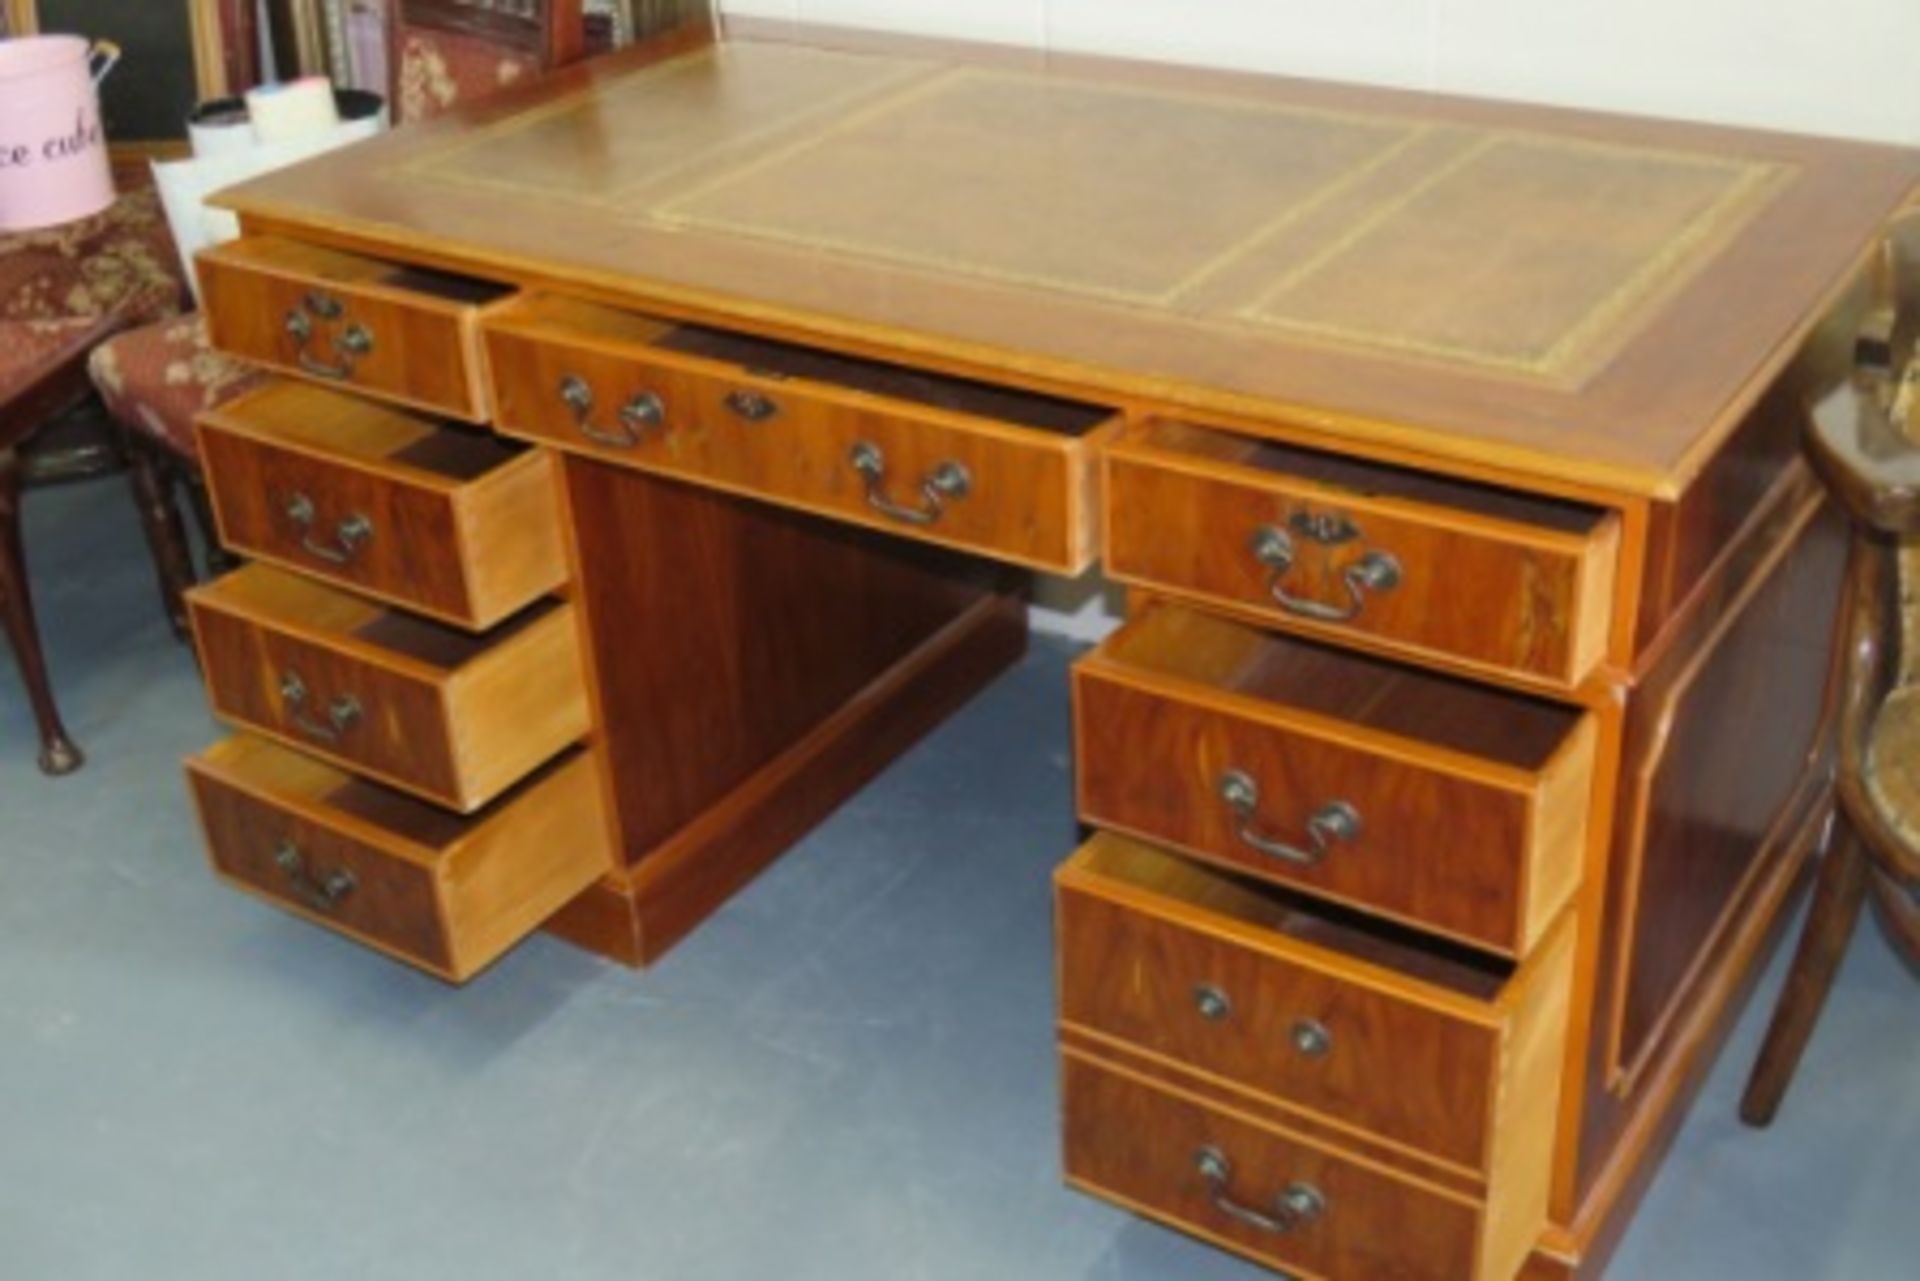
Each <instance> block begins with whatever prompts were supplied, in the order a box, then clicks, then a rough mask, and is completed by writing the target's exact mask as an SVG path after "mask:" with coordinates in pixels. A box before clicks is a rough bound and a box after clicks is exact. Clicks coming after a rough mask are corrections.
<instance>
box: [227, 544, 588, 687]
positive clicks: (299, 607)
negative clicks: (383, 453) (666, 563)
mask: <svg viewBox="0 0 1920 1281" xmlns="http://www.w3.org/2000/svg"><path fill="white" fill-rule="evenodd" d="M196 596H197V599H198V600H200V601H201V602H203V603H204V604H206V605H208V606H210V607H211V608H214V609H218V610H221V611H223V612H226V613H230V614H237V615H240V616H241V617H244V618H247V619H249V620H250V621H253V622H256V623H260V624H263V625H264V626H266V627H269V628H272V629H274V630H277V631H285V632H292V633H296V634H300V635H314V634H316V633H318V634H322V635H326V636H336V637H345V638H350V639H352V640H355V641H358V642H360V644H361V645H363V646H365V647H367V648H370V649H374V650H377V651H379V652H380V654H381V655H382V656H384V657H388V658H390V659H392V660H396V661H397V662H398V663H400V664H404V665H408V666H414V667H426V668H431V669H433V670H434V672H435V673H436V674H451V673H453V672H454V671H457V670H458V669H460V668H462V667H464V666H466V665H467V664H469V663H472V662H474V661H475V660H477V659H479V658H480V657H481V656H483V655H485V654H486V653H488V652H489V651H491V650H494V649H496V648H498V647H499V646H500V644H501V643H502V642H503V641H505V640H508V639H510V638H511V637H513V636H514V635H516V634H518V633H519V632H521V631H524V630H525V629H526V628H528V627H530V626H532V625H533V623H534V622H535V621H537V620H538V619H540V618H542V617H544V616H545V615H546V614H548V613H550V612H552V611H553V610H555V609H558V608H560V606H559V604H558V602H556V601H552V600H543V601H539V602H537V603H535V604H534V605H532V606H530V607H529V608H527V609H526V610H524V611H522V612H521V613H520V614H517V615H515V616H514V617H513V618H511V619H509V620H508V621H506V622H504V623H502V624H500V625H499V626H498V627H495V628H494V629H492V630H491V631H488V632H483V633H475V632H470V631H464V630H462V629H460V628H456V627H449V626H446V625H445V624H442V623H436V622H434V621H433V620H431V619H428V618H422V617H420V616H419V615H418V614H411V613H407V612H405V611H403V610H397V609H391V608H389V607H387V606H385V605H382V604H379V603H378V602H376V601H371V600H368V599H367V598H365V597H363V596H356V595H354V594H353V593H351V592H343V591H339V590H336V589H335V588H332V587H328V586H326V585H324V584H322V583H319V582H316V581H314V580H313V579H311V578H307V577H305V576H304V575H300V574H290V573H287V572H285V571H283V570H278V569H274V568H272V567H271V566H267V565H249V566H247V567H245V568H244V569H240V570H236V571H235V572H233V573H231V574H228V575H226V576H225V577H224V578H221V579H220V580H219V581H217V582H214V583H210V584H208V585H207V586H205V587H202V588H199V589H198V590H197V593H196Z"/></svg>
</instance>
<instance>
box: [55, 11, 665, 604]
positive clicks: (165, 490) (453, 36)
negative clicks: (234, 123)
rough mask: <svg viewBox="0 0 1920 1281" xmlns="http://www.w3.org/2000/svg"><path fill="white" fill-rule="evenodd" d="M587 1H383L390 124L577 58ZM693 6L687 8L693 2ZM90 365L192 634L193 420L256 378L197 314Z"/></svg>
mask: <svg viewBox="0 0 1920 1281" xmlns="http://www.w3.org/2000/svg"><path fill="white" fill-rule="evenodd" d="M581 6H582V0H545V2H544V3H541V4H539V5H538V7H537V9H536V11H535V12H533V13H531V14H526V13H521V12H519V11H516V10H511V9H508V8H505V7H502V6H498V5H493V4H475V3H472V2H471V0H390V4H389V8H388V9H387V18H388V33H389V34H388V39H389V59H388V63H389V66H390V67H391V68H392V77H393V86H392V95H391V96H392V104H393V111H394V118H395V121H396V122H397V123H403V122H407V121H414V120H421V119H425V118H427V117H430V116H433V115H436V114H438V113H440V112H442V111H445V110H448V109H449V108H451V107H454V106H456V105H458V104H460V103H463V102H471V101H477V100H478V99H480V98H482V97H484V96H486V95H487V94H489V93H492V92H495V91H497V90H498V89H500V88H502V87H504V86H506V85H510V84H514V83H516V82H518V81H521V80H524V79H527V78H529V77H531V76H533V75H536V74H538V73H539V72H541V71H543V70H545V69H547V68H550V67H554V66H557V65H560V64H561V63H564V62H567V61H570V60H572V59H575V58H577V57H579V56H580V55H581V53H582V52H583V51H588V50H589V46H588V42H587V37H586V31H587V24H586V20H585V18H584V16H583V15H582V12H581ZM688 7H689V8H691V7H692V6H691V5H689V6H688ZM89 372H90V373H91V375H92V378H93V381H94V384H95V386H97V387H98V388H99V391H100V394H101V398H102V399H103V400H104V401H105V402H106V406H107V409H108V411H109V412H110V413H111V414H112V415H113V417H114V418H115V419H116V420H117V421H118V422H119V423H120V424H121V427H122V429H123V430H124V432H125V435H126V441H127V455H128V462H129V468H130V476H131V481H132V485H133V492H134V500H135V503H136V505H137V506H138V508H139V511H140V521H141V527H142V528H143V530H144V531H145V533H146V537H147V544H148V548H149V550H150V551H151V552H152V555H153V562H154V571H155V574H156V577H157V578H158V580H159V585H160V595H161V600H162V604H163V606H164V608H165V610H166V613H167V618H168V620H169V621H170V622H171V623H172V625H173V628H174V631H175V633H176V634H177V635H179V636H181V637H182V638H184V637H185V636H186V634H187V617H186V606H185V603H184V600H183V597H184V593H185V591H186V589H187V588H188V587H190V586H191V585H192V584H193V582H194V579H195V577H196V575H195V573H194V569H193V562H192V557H191V554H190V552H189V549H188V542H187V535H186V526H185V522H184V521H183V519H182V514H181V509H180V507H179V505H178V496H179V495H181V494H185V495H186V496H187V498H188V500H189V504H190V510H191V511H192V513H193V515H194V516H195V517H196V518H197V520H198V522H199V524H200V527H201V529H202V531H203V532H204V533H206V534H207V535H208V537H207V538H206V540H205V542H206V545H207V547H208V548H209V551H210V561H211V563H210V565H209V568H210V569H211V570H212V571H214V572H216V573H217V572H219V571H220V570H221V569H222V568H224V564H225V562H224V558H222V557H221V556H220V555H219V552H218V549H217V543H216V540H215V539H214V538H213V537H212V536H211V535H212V526H211V523H210V521H209V520H208V517H207V507H206V500H205V496H204V488H203V486H202V484H201V480H200V461H199V449H198V446H197V443H196V441H195V438H194V428H193V423H194V419H195V418H196V417H198V416H199V414H200V413H201V412H203V411H205V410H208V409H211V408H213V407H214V406H216V405H219V404H221V403H222V402H224V401H227V400H230V399H232V398H233V397H234V396H237V395H239V394H240V393H241V392H242V391H244V390H246V389H247V388H248V387H250V386H253V385H254V384H255V383H256V382H257V381H258V380H259V378H260V375H258V374H257V373H255V372H254V371H252V370H251V369H249V368H248V367H246V366H244V365H241V364H239V363H238V362H236V361H232V360H229V359H227V358H226V357H224V356H222V355H220V354H219V353H217V352H215V351H214V350H213V349H212V348H211V346H209V344H208V342H207V333H206V327H205V325H204V324H203V323H202V322H201V320H200V318H199V317H198V316H197V315H193V316H187V317H184V318H181V319H179V320H175V321H171V322H169V323H165V324H157V325H150V326H147V327H144V328H141V329H136V330H132V331H130V332H128V333H125V334H123V335H120V336H119V337H117V338H115V339H114V340H113V341H111V342H108V343H105V344H102V345H101V346H100V347H98V348H97V349H96V350H95V351H94V353H93V358H92V361H91V365H90V369H89Z"/></svg>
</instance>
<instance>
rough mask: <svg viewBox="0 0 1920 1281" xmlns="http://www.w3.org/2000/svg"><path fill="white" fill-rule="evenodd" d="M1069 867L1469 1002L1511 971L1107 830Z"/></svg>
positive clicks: (1485, 999)
mask: <svg viewBox="0 0 1920 1281" xmlns="http://www.w3.org/2000/svg"><path fill="white" fill-rule="evenodd" d="M1069 867H1070V869H1071V871H1072V872H1073V873H1074V875H1076V876H1080V877H1085V878H1089V879H1092V880H1094V881H1097V882H1101V883H1103V884H1104V885H1106V886H1116V887H1119V888H1121V889H1123V890H1131V891H1135V892H1136V893H1140V894H1146V895H1150V896H1152V897H1153V898H1154V899H1156V900H1158V901H1159V903H1160V904H1161V905H1162V910H1163V911H1171V912H1172V913H1174V914H1177V915H1178V917H1179V918H1180V919H1182V920H1186V921H1193V920H1194V919H1195V918H1196V917H1197V918H1200V920H1202V921H1205V920H1212V921H1216V922H1219V921H1224V922H1228V923H1231V925H1233V926H1235V927H1238V928H1239V929H1240V930H1241V931H1245V930H1255V931H1259V932H1260V933H1261V934H1264V935H1270V936H1273V937H1274V938H1275V939H1290V940H1294V941H1296V942H1299V943H1302V944H1306V945H1308V946H1309V947H1312V948H1316V949H1319V950H1321V951H1324V952H1332V953H1335V954H1337V955H1338V956H1339V957H1341V958H1343V959H1344V960H1347V961H1351V962H1357V963H1359V964H1362V965H1367V966H1371V967H1374V968H1376V969H1380V970H1388V971H1393V972H1395V973H1397V974H1400V975H1403V976H1405V977H1408V978H1412V979H1415V980H1417V981H1419V982H1421V983H1424V984H1427V985H1429V986H1431V987H1435V988H1439V989H1441V990H1443V991H1445V992H1449V993H1452V994H1453V995H1455V996H1458V997H1464V998H1466V999H1468V1000H1471V1001H1475V1002H1481V1003H1486V1004H1492V1003H1494V1002H1495V1001H1497V1000H1498V998H1499V997H1500V995H1501V992H1502V990H1503V989H1504V988H1505V986H1506V985H1507V983H1508V982H1509V980H1511V979H1512V978H1513V976H1514V973H1515V971H1516V966H1515V963H1514V962H1512V961H1508V960H1503V959H1501V958H1499V957H1494V956H1488V955H1485V954H1482V953H1480V952H1477V951H1474V950H1473V949H1471V948H1466V947H1461V946H1459V945H1457V944H1451V943H1447V942H1444V941H1440V940H1435V939H1433V938H1431V937H1430V936H1428V935H1424V934H1418V933H1416V932H1414V931H1412V930H1408V929H1403V928H1401V927H1399V926H1396V925H1394V924H1392V923H1391V922H1387V921H1382V920H1379V919H1377V918H1375V917H1370V916H1367V915H1365V914H1363V913H1360V912H1355V911H1351V910H1348V909H1345V908H1341V907H1338V906H1335V905H1332V904H1328V903H1324V902H1321V901H1318V900H1309V899H1307V898H1306V897H1304V896H1302V895H1297V894H1294V893H1293V892H1291V891H1289V890H1286V889H1283V888H1281V887H1278V886H1275V885H1270V884H1267V883H1265V882H1262V881H1255V880H1251V879H1249V878H1245V877H1240V876H1236V875H1234V874H1232V873H1230V872H1225V871H1221V870H1218V869H1216V868H1213V867H1211V866H1207V865H1204V864H1201V863H1196V862H1192V861H1190V860H1188V859H1184V858H1181V857H1180V856H1179V855H1177V854H1171V853H1168V852H1167V851H1165V850H1162V849H1160V848H1158V847H1157V846H1153V845H1148V844H1145V843H1143V842H1140V841H1134V840H1129V839H1127V838H1125V837H1120V836H1116V835H1113V834H1112V833H1109V832H1102V833H1099V834H1098V835H1096V836H1095V837H1094V838H1093V839H1092V840H1091V841H1089V842H1088V843H1087V844H1086V845H1084V846H1083V847H1081V849H1080V851H1079V852H1078V853H1077V854H1075V855H1074V856H1073V860H1072V862H1071V863H1070V864H1069Z"/></svg>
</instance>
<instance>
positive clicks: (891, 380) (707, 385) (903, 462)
mask: <svg viewBox="0 0 1920 1281" xmlns="http://www.w3.org/2000/svg"><path fill="white" fill-rule="evenodd" d="M487 344H488V353H489V357H490V361H491V365H492V370H493V385H494V396H495V399H496V400H497V402H498V407H499V415H500V429H501V430H502V431H505V432H507V433H508V434H510V435H518V436H523V437H525V438H527V439H529V440H533V441H536V442H539V443H543V444H551V445H557V446H559V447H561V448H564V449H570V450H574V451H577V452H581V453H584V454H587V455H590V456H592V457H595V458H598V459H601V460H603V461H606V462H614V463H619V464H622V465H624V466H631V467H635V468H638V469H640V470H643V471H648V472H653V473H656V474H659V475H663V476H669V477H673V478H677V479H681V480H688V481H694V482H698V483H701V484H707V485H712V486H714V487H716V488H719V489H723V490H726V491H728V492H730V493H736V494H742V495H745V496H747V497H752V498H762V499H766V500H769V501H772V502H776V503H781V504H784V505H787V506H791V507H797V508H800V509H801V510H804V511H810V512H814V513H816V514H820V515H826V516H832V517H834V518H835V519H839V520H845V521H851V522H854V523H856V524H861V525H867V526H871V527H873V528H876V529H881V530H885V531H886V532H888V533H892V534H898V535H901V536H904V537H910V538H917V539H924V540H926V541H928V542H933V543H939V544H943V545H947V546H952V547H958V548H963V549H966V550H969V551H976V552H980V553H983V554H986V555H990V556H994V557H997V558H1000V559H1004V560H1008V561H1012V562H1014V563H1017V564H1023V565H1030V566H1035V567H1039V568H1044V569H1051V570H1055V571H1058V572H1061V573H1068V574H1077V573H1079V572H1080V571H1081V570H1083V569H1085V568H1086V567H1087V566H1088V565H1089V564H1091V563H1092V561H1093V559H1094V558H1095V556H1096V555H1097V551H1098V548H1097V542H1096V525H1095V519H1094V516H1095V512H1096V510H1097V501H1096V500H1097V495H1096V492H1095V482H1096V478H1095V458H1096V451H1097V449H1098V447H1099V445H1100V442H1101V441H1102V440H1103V439H1105V438H1106V437H1107V436H1109V435H1111V434H1112V432H1113V431H1114V430H1115V429H1116V428H1117V422H1116V421H1114V420H1113V419H1112V416H1111V415H1110V414H1109V413H1108V412H1107V411H1104V410H1100V409H1097V408H1094V407H1091V406H1087V405H1076V404H1071V403H1068V402H1064V401H1058V400H1052V399H1049V398H1045V397H1039V396H1035V395H1032V394H1031V393H1016V392H1009V391H1006V390H1004V389H1001V388H995V387H991V386H986V385H982V384H976V383H969V382H965V381H963V380H959V379H951V378H939V377H936V376H932V375H928V374H924V373H916V372H914V371H910V370H906V369H902V368H899V367H894V366H883V365H876V364H874V363H872V362H862V361H856V360H851V359H848V358H845V357H835V356H830V355H827V354H824V353H820V352H811V351H807V350H805V349H801V348H796V347H791V346H787V345H783V344H778V343H771V342H765V341H761V340H753V339H748V338H745V337H742V336H739V335H732V334H725V333H719V332H715V331H706V330H700V329H697V328H694V327H690V326H679V327H676V326H672V325H667V324H663V323H661V322H658V321H653V320H649V319H647V318H645V317H642V316H635V315H631V314H627V313H621V312H616V311H613V310H611V309H608V308H602V307H595V306H592V305H590V304H585V303H578V302H572V301H569V300H566V299H560V298H552V297H542V298H538V299H534V300H531V301H523V302H522V303H521V304H518V305H516V306H515V307H513V308H511V309H509V310H508V311H506V312H504V313H501V314H499V315H497V316H495V317H494V318H492V319H490V320H489V322H488V325H487ZM568 386H575V387H576V389H577V388H585V389H586V392H587V395H588V396H589V397H590V400H591V408H583V407H581V406H580V405H577V404H570V403H569V402H568V401H567V399H566V397H565V395H564V392H563V388H566V387H568ZM635 405H641V406H644V407H645V414H646V417H644V418H643V417H639V416H636V415H634V414H633V413H632V412H631V407H632V406H635ZM623 414H624V417H623ZM863 447H864V448H865V449H868V450H871V451H874V452H873V455H872V456H873V458H875V459H876V460H877V461H876V462H875V464H874V465H875V466H876V467H878V468H879V469H880V471H879V474H877V475H872V476H869V475H868V474H867V473H864V472H862V471H861V470H860V469H859V468H858V467H857V466H856V465H855V463H854V461H853V456H854V452H855V451H856V450H858V449H861V448H863ZM955 469H958V470H955ZM941 476H964V484H963V485H962V486H960V487H959V488H957V489H952V490H950V491H939V490H935V489H932V488H930V487H929V486H930V484H931V482H933V481H934V480H935V479H936V478H938V477H941ZM882 504H892V505H893V507H894V509H895V510H891V511H889V510H882Z"/></svg>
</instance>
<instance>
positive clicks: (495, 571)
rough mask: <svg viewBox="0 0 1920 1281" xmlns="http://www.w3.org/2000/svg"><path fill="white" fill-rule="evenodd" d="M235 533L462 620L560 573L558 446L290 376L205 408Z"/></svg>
mask: <svg viewBox="0 0 1920 1281" xmlns="http://www.w3.org/2000/svg"><path fill="white" fill-rule="evenodd" d="M200 452H201V456H202V460H203V462H204V464H205V467H206V472H207V484H208V488H209V489H210V490H211V492H212V495H213V506H214V514H215V516H216V517H217V519H218V521H219V525H220V536H221V538H222V539H223V540H224V541H225V542H226V544H227V545H228V546H230V547H232V548H234V549H236V550H238V551H242V552H245V553H246V554H247V555H249V556H252V557H255V558H257V559H260V560H264V561H269V562H273V563H276V564H280V565H285V566H287V567H289V568H292V569H297V570H299V571H301V572H302V573H306V574H311V575H314V576H315V577H318V578H324V579H327V580H329V581H332V582H336V583H341V584H344V585H346V586H349V587H352V588H354V589H355V590H357V591H361V592H365V593H367V594H368V595H371V596H377V597H379V598H381V599H382V600H388V601H393V602H395V603H397V604H400V605H404V606H406V607H407V608H409V609H416V610H419V611H421V612H422V613H426V614H431V615H432V616H434V617H435V618H439V619H442V620H444V621H447V622H452V623H456V624H458V625H460V626H462V627H468V628H474V629H484V628H487V627H491V626H493V625H494V624H495V623H497V622H499V621H500V620H501V619H503V618H505V617H506V616H507V615H509V614H511V613H514V612H515V611H517V610H519V609H522V608H524V607H525V606H526V605H528V604H529V603H531V602H532V601H533V600H535V599H536V598H538V597H540V596H542V595H544V594H545V593H547V592H550V591H552V590H553V589H554V588H556V587H558V586H560V585H561V584H562V583H563V582H564V581H566V576H567V569H566V558H565V553H564V551H563V549H562V545H561V544H562V539H561V529H560V518H559V515H558V511H557V508H556V504H555V493H554V483H555V482H554V476H553V459H552V458H551V457H549V456H548V455H546V454H545V453H542V452H539V451H527V450H521V449H519V448H518V447H516V446H513V445H511V444H509V443H507V442H505V441H502V440H500V439H498V438H497V437H494V436H492V435H489V434H486V433H482V432H477V431H473V430H471V429H466V428H460V427H454V426H449V425H446V424H444V423H440V422H436V421H434V420H432V419H429V418H423V417H421V416H419V415H417V414H411V413H407V412H405V411H402V410H397V409H387V408H385V407H383V406H380V405H376V404H373V403H371V402H369V401H365V400H361V399H359V398H358V397H354V396H346V395H341V394H339V393H337V392H330V391H325V390H322V389H320V388H317V387H311V386H308V385H306V384H304V383H295V382H282V383H275V384H273V385H270V386H268V387H264V388H262V389H260V390H259V391H257V392H254V393H252V394H250V395H247V396H243V397H241V398H240V399H238V400H235V401H233V402H231V403H230V404H228V405H225V406H223V407H222V408H220V409H217V410H214V411H212V412H211V413H208V414H204V415H202V416H201V418H200Z"/></svg>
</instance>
